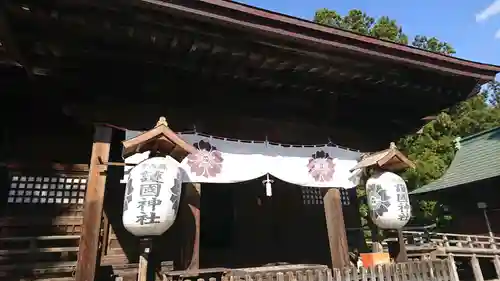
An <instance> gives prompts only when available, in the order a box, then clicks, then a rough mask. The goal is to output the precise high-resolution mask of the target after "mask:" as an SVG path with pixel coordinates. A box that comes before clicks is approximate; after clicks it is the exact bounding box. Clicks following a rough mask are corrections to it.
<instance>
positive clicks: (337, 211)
mask: <svg viewBox="0 0 500 281" xmlns="http://www.w3.org/2000/svg"><path fill="white" fill-rule="evenodd" d="M323 204H324V207H325V220H326V227H327V231H328V242H329V244H330V257H331V260H332V267H333V268H343V267H347V266H349V249H348V247H347V234H346V230H345V224H344V214H343V213H342V202H341V198H340V191H339V190H338V189H336V188H330V189H328V191H327V192H326V194H325V196H324V197H323Z"/></svg>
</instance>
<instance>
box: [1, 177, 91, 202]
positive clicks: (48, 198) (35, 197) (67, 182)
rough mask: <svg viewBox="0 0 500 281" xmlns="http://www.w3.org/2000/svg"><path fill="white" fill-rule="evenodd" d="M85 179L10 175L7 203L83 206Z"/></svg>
mask: <svg viewBox="0 0 500 281" xmlns="http://www.w3.org/2000/svg"><path fill="white" fill-rule="evenodd" d="M86 187H87V178H86V177H83V176H72V175H71V176H68V175H57V176H50V177H48V176H26V175H12V176H11V183H10V189H9V197H8V199H7V202H8V203H11V204H23V203H24V204H33V203H34V204H83V201H84V199H85V189H86Z"/></svg>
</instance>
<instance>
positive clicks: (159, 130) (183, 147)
mask: <svg viewBox="0 0 500 281" xmlns="http://www.w3.org/2000/svg"><path fill="white" fill-rule="evenodd" d="M122 144H123V156H124V157H128V156H130V155H132V154H135V153H142V152H145V151H151V152H154V153H160V154H162V155H170V156H172V157H173V158H174V159H176V160H177V161H179V162H181V161H182V159H184V157H186V156H187V155H188V154H189V153H196V151H197V149H196V148H195V147H193V146H192V145H191V144H189V143H187V142H185V141H184V140H183V139H181V138H180V137H179V136H178V135H177V134H176V133H175V132H174V131H172V130H171V129H170V128H169V127H168V123H167V121H166V118H165V117H163V116H162V117H160V118H159V119H158V122H157V123H156V126H155V127H154V128H153V129H151V130H149V131H146V132H143V133H142V134H140V135H138V136H136V137H133V138H131V139H128V140H124V141H123V142H122Z"/></svg>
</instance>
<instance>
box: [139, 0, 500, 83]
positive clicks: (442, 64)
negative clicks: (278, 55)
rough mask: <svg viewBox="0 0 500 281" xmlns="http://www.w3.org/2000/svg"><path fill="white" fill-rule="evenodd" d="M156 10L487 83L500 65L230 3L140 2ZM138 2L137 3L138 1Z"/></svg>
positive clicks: (210, 0) (218, 0)
mask: <svg viewBox="0 0 500 281" xmlns="http://www.w3.org/2000/svg"><path fill="white" fill-rule="evenodd" d="M139 2H142V3H145V4H149V5H151V7H152V8H157V9H158V8H159V9H162V10H164V11H165V12H169V13H173V14H177V15H180V16H183V17H186V18H192V19H196V20H200V21H205V22H211V23H216V24H220V25H224V26H228V25H230V26H231V28H235V29H240V30H242V31H244V32H252V33H258V34H260V35H262V36H263V37H274V38H279V39H283V40H286V41H289V42H290V41H293V42H295V43H300V44H303V45H307V46H309V47H311V49H316V50H323V51H328V50H331V49H333V48H334V49H336V50H341V51H344V52H348V53H354V54H357V55H361V56H372V57H375V58H380V59H384V60H390V61H394V62H397V63H402V64H407V65H412V66H415V67H419V68H425V69H428V70H433V71H438V72H445V73H449V74H452V75H461V76H468V77H473V78H476V79H478V83H485V82H488V81H490V80H493V79H495V75H496V74H497V73H498V72H500V66H497V65H491V64H484V63H479V62H473V61H468V60H465V59H460V58H456V57H451V56H447V55H443V54H438V53H434V52H429V51H425V50H421V49H419V48H415V47H411V46H408V45H403V44H397V43H393V42H389V41H385V40H380V39H376V38H373V37H369V36H364V35H360V34H356V33H353V32H348V31H344V30H341V29H337V28H333V27H328V26H324V25H320V24H317V23H314V22H311V21H307V20H304V19H299V18H295V17H291V16H287V15H283V14H279V13H276V12H271V11H267V10H263V9H259V8H256V7H251V6H248V5H244V4H240V3H236V2H234V1H225V0H200V1H195V2H191V1H179V0H177V1H169V2H166V1H162V0H140V1H139ZM135 3H137V2H135Z"/></svg>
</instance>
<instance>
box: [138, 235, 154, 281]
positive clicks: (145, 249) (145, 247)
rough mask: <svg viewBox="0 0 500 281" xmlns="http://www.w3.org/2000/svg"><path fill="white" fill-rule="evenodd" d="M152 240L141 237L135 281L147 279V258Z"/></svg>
mask: <svg viewBox="0 0 500 281" xmlns="http://www.w3.org/2000/svg"><path fill="white" fill-rule="evenodd" d="M152 242H153V241H152V240H151V238H141V242H140V243H141V250H142V252H141V255H140V256H139V268H138V273H137V281H147V280H148V260H149V254H150V253H151V246H152V244H153V243H152Z"/></svg>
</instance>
